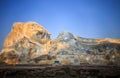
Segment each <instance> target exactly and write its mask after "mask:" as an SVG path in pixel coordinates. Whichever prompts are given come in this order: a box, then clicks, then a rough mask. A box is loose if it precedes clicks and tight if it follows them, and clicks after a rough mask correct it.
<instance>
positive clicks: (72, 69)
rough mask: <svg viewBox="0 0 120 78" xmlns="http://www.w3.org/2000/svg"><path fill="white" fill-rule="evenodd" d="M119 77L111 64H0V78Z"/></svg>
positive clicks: (118, 67) (115, 67) (119, 68)
mask: <svg viewBox="0 0 120 78" xmlns="http://www.w3.org/2000/svg"><path fill="white" fill-rule="evenodd" d="M43 77H44V78H120V66H113V65H106V66H105V65H104V66H100V65H81V66H80V65H62V66H60V65H59V66H53V65H41V66H40V65H39V66H38V65H17V66H11V65H9V66H8V65H7V66H1V67H0V78H43Z"/></svg>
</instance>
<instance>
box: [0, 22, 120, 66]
mask: <svg viewBox="0 0 120 78" xmlns="http://www.w3.org/2000/svg"><path fill="white" fill-rule="evenodd" d="M0 61H1V62H5V63H8V64H62V65H63V64H65V65H66V64H74V65H80V64H100V65H106V64H117V65H119V64H120V39H115V38H101V39H89V38H82V37H78V36H76V35H73V34H71V33H69V32H67V31H62V32H60V34H59V35H58V37H57V38H56V39H54V40H52V39H50V33H49V32H48V31H47V30H46V29H45V28H44V27H42V26H41V25H39V24H38V23H36V22H26V23H24V22H17V23H14V24H13V27H12V29H11V32H10V33H9V34H8V35H7V36H6V38H5V41H4V47H3V49H2V51H1V52H0Z"/></svg>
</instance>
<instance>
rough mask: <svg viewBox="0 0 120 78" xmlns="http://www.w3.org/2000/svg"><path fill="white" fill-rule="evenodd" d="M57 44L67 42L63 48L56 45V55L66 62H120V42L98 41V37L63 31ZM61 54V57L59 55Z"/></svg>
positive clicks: (61, 61)
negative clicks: (91, 37) (82, 36)
mask: <svg viewBox="0 0 120 78" xmlns="http://www.w3.org/2000/svg"><path fill="white" fill-rule="evenodd" d="M56 40H57V42H56V44H63V46H64V44H67V45H66V46H64V47H63V48H61V49H59V48H60V46H54V47H53V48H56V49H54V50H50V52H51V54H53V52H55V53H57V54H56V55H55V56H56V58H57V59H58V58H59V61H60V63H63V58H65V59H64V61H65V64H83V63H87V64H101V65H103V64H120V44H119V43H112V42H110V41H102V42H99V43H98V42H97V39H87V38H81V37H78V36H76V35H73V34H71V33H69V32H67V31H62V32H60V34H59V35H58V37H57V38H56ZM58 56H59V57H58Z"/></svg>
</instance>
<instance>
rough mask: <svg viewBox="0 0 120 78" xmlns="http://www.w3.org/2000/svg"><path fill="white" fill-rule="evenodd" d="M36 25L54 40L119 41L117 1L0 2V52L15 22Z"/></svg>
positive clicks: (16, 0) (18, 0)
mask: <svg viewBox="0 0 120 78" xmlns="http://www.w3.org/2000/svg"><path fill="white" fill-rule="evenodd" d="M17 21H19V22H27V21H36V22H38V23H39V24H41V25H43V26H44V27H45V28H46V29H47V30H48V31H49V32H51V34H52V38H55V37H56V36H57V35H58V33H59V32H60V31H61V30H67V31H69V32H71V33H73V34H76V35H78V36H80V37H85V38H101V37H102V38H103V37H115V38H120V0H0V49H1V47H2V45H3V40H4V38H5V36H6V35H7V34H8V32H10V29H11V26H12V24H13V23H14V22H17Z"/></svg>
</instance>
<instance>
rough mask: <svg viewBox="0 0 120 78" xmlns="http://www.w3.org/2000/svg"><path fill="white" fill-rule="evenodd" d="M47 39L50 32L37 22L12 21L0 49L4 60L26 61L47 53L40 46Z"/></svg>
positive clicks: (11, 62) (8, 61)
mask: <svg viewBox="0 0 120 78" xmlns="http://www.w3.org/2000/svg"><path fill="white" fill-rule="evenodd" d="M49 41H50V33H49V32H48V31H47V30H46V29H45V28H43V27H42V26H41V25H39V24H38V23H36V22H26V23H23V22H17V23H14V24H13V27H12V29H11V32H10V33H9V34H8V35H7V36H6V38H5V40H4V46H3V50H2V56H3V57H4V62H6V63H9V64H13V61H14V63H15V64H16V63H28V61H29V60H31V59H34V58H36V57H39V56H40V55H45V54H48V53H46V52H47V51H46V52H45V51H44V52H43V50H44V49H42V47H43V46H44V45H45V44H46V43H48V42H49ZM12 56H14V57H12ZM9 57H10V58H9ZM11 57H12V58H11ZM13 58H14V59H15V60H14V59H13Z"/></svg>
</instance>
